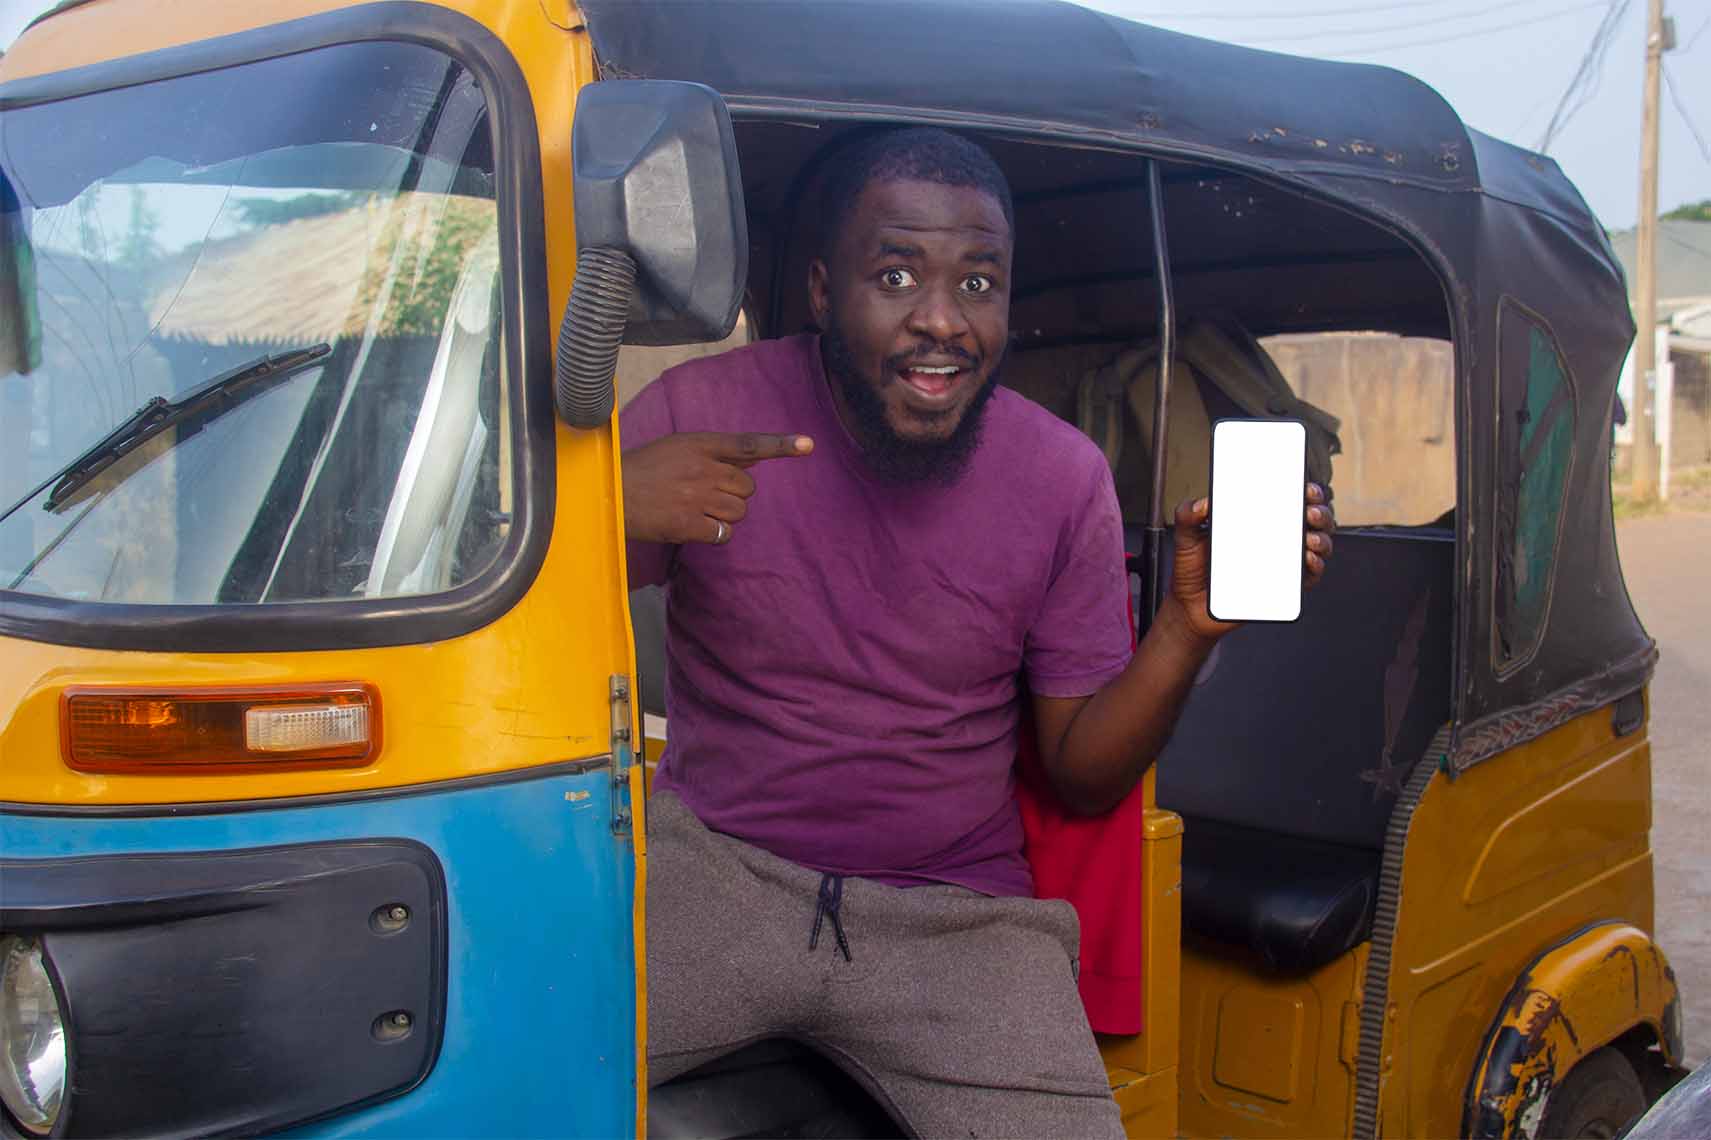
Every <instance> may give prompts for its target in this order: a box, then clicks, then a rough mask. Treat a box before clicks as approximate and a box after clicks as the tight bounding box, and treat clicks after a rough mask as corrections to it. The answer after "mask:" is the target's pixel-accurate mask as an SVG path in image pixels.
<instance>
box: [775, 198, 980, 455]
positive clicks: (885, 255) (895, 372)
mask: <svg viewBox="0 0 1711 1140" xmlns="http://www.w3.org/2000/svg"><path fill="white" fill-rule="evenodd" d="M1010 254H1011V237H1010V227H1009V226H1008V225H1007V224H1006V223H1005V221H1004V211H1003V209H1002V207H1000V206H999V204H998V202H997V200H996V199H994V198H993V197H992V196H991V195H990V194H987V193H985V192H984V191H981V190H976V189H973V188H972V187H964V186H944V185H940V184H938V183H935V182H917V181H880V182H874V183H871V184H869V185H868V186H867V188H866V189H865V190H863V191H862V193H861V196H860V197H859V198H858V199H857V200H856V203H855V207H854V209H853V210H852V211H851V212H850V215H849V217H848V218H847V219H846V220H845V222H844V226H843V230H842V232H841V233H840V234H839V235H837V237H836V239H835V240H834V242H833V244H832V247H831V254H830V256H829V258H827V259H824V260H820V259H817V260H815V261H814V263H813V265H812V266H811V268H810V270H809V301H810V304H811V305H812V307H813V311H814V317H815V319H816V320H817V321H818V322H819V325H820V327H821V329H822V330H824V332H825V338H826V363H827V366H828V369H829V370H830V371H832V372H833V373H834V375H833V377H832V379H833V394H834V396H835V397H837V398H838V400H839V406H840V411H841V412H842V413H843V415H844V418H845V422H846V423H849V424H850V425H851V427H852V429H855V430H856V433H857V435H858V436H863V437H866V438H863V439H862V442H863V443H864V445H866V446H867V447H868V449H869V452H870V454H871V453H874V452H884V451H886V450H887V449H889V450H890V451H892V452H894V453H896V452H900V453H903V454H904V455H913V457H914V458H913V460H911V461H909V462H907V463H905V467H906V468H917V467H918V468H923V471H922V474H923V475H932V474H934V472H933V470H932V466H933V464H932V462H931V459H930V457H931V456H932V455H933V454H934V453H935V452H937V453H941V454H945V453H946V451H947V449H948V450H949V451H950V452H955V451H958V450H959V449H960V451H962V452H964V453H966V452H967V451H968V450H969V448H970V447H972V444H973V438H972V437H973V431H974V428H975V426H976V423H977V420H978V416H979V412H980V409H981V406H982V405H983V404H984V403H985V399H986V397H987V396H989V395H990V394H991V382H992V381H993V379H994V377H995V374H996V372H997V369H998V365H999V363H1000V362H1001V361H1002V360H1003V356H1004V347H1005V343H1006V340H1007V338H1008V336H1009V331H1010ZM959 429H960V430H959ZM876 433H879V434H881V435H882V436H883V437H888V438H883V437H882V438H873V437H874V436H875V435H876ZM965 457H966V455H964V456H961V458H965ZM882 458H883V457H882ZM956 458H957V457H952V458H951V464H952V466H957V465H958V464H957V463H956V462H955V459H956ZM923 460H925V461H926V462H925V463H923V462H922V461H923ZM904 477H908V475H907V474H906V473H905V475H904Z"/></svg>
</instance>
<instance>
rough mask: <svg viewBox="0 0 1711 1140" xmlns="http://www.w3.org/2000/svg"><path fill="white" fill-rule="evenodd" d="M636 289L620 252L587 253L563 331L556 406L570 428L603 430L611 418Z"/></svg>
mask: <svg viewBox="0 0 1711 1140" xmlns="http://www.w3.org/2000/svg"><path fill="white" fill-rule="evenodd" d="M635 287H636V262H635V259H634V258H632V257H631V256H630V255H629V254H627V253H625V252H624V251H623V250H621V249H584V250H579V251H578V252H577V255H576V280H575V281H573V282H572V283H571V286H570V303H569V304H567V305H566V306H565V307H564V323H563V324H561V325H560V326H559V330H558V355H557V357H556V367H555V369H554V382H553V400H554V403H555V404H556V405H557V406H558V414H559V415H560V416H561V417H562V418H563V419H564V422H565V423H567V424H569V425H570V426H571V427H579V428H591V427H599V426H600V425H601V424H603V423H605V422H606V421H607V420H609V419H611V418H612V404H613V403H614V401H615V400H616V394H615V392H614V391H613V385H612V376H613V374H614V373H615V372H616V371H617V370H618V348H619V346H620V345H622V344H623V343H624V323H625V321H627V320H628V319H629V316H630V297H631V296H632V294H633V293H634V291H635Z"/></svg>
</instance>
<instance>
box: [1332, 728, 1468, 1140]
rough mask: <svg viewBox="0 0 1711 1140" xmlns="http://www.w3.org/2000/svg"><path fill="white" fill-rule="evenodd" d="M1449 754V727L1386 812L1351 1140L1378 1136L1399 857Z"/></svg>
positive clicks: (1399, 885) (1440, 732) (1399, 886)
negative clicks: (1387, 819)
mask: <svg viewBox="0 0 1711 1140" xmlns="http://www.w3.org/2000/svg"><path fill="white" fill-rule="evenodd" d="M1449 750H1450V726H1449V725H1445V726H1444V727H1442V728H1440V729H1438V731H1437V733H1436V734H1435V735H1434V736H1433V737H1432V742H1431V743H1430V744H1428V745H1427V746H1426V755H1425V756H1424V757H1423V758H1421V760H1420V761H1419V762H1418V763H1417V764H1415V765H1414V770H1413V771H1412V772H1410V773H1409V775H1408V783H1407V784H1406V785H1405V786H1404V787H1403V789H1402V794H1401V795H1400V796H1398V797H1397V798H1396V805H1395V806H1394V807H1393V808H1391V810H1390V824H1389V826H1388V827H1387V828H1386V829H1385V834H1384V858H1383V862H1382V863H1381V864H1380V865H1379V871H1378V910H1377V913H1376V915H1375V916H1374V918H1373V922H1372V950H1371V952H1370V953H1369V954H1368V955H1367V960H1366V978H1365V980H1364V981H1363V982H1362V985H1361V1001H1360V1052H1359V1054H1358V1055H1357V1057H1356V1061H1355V1111H1354V1127H1353V1130H1352V1132H1351V1135H1352V1136H1353V1137H1354V1140H1377V1138H1378V1092H1379V1089H1378V1085H1379V1075H1380V1066H1381V1062H1382V1061H1383V1056H1384V1023H1385V1016H1384V1015H1385V1011H1386V1009H1387V1007H1388V1006H1389V1004H1390V963H1391V952H1392V949H1393V947H1394V944H1395V941H1396V917H1397V911H1398V910H1399V909H1400V905H1401V902H1402V858H1403V855H1404V854H1405V853H1406V851H1407V847H1408V828H1409V825H1411V824H1412V823H1413V822H1414V809H1415V808H1416V807H1418V806H1419V805H1420V798H1421V797H1422V796H1424V795H1425V794H1426V787H1427V785H1429V784H1430V783H1431V782H1432V777H1433V776H1434V775H1436V774H1437V772H1438V769H1439V768H1440V766H1441V765H1442V764H1443V763H1444V760H1445V758H1446V757H1447V756H1448V755H1449Z"/></svg>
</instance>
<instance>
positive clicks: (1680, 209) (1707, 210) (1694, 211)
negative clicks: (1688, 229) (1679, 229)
mask: <svg viewBox="0 0 1711 1140" xmlns="http://www.w3.org/2000/svg"><path fill="white" fill-rule="evenodd" d="M1662 217H1663V218H1664V219H1665V220H1667V221H1672V222H1711V198H1706V199H1705V200H1704V201H1701V202H1683V203H1682V204H1681V205H1679V206H1677V207H1676V208H1675V209H1673V210H1671V211H1670V212H1669V213H1667V214H1664V215H1662Z"/></svg>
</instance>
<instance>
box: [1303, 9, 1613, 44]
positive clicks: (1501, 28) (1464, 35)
mask: <svg viewBox="0 0 1711 1140" xmlns="http://www.w3.org/2000/svg"><path fill="white" fill-rule="evenodd" d="M1607 2H1608V0H1592V2H1591V3H1589V4H1577V5H1575V6H1574V7H1572V8H1562V9H1559V10H1558V11H1555V12H1552V13H1550V14H1549V15H1544V16H1534V17H1532V18H1531V19H1526V20H1511V21H1510V22H1509V23H1507V24H1496V25H1493V26H1492V27H1489V28H1475V29H1473V30H1472V31H1466V32H1457V33H1455V34H1454V35H1448V36H1435V37H1432V38H1429V39H1423V40H1401V41H1398V42H1396V43H1388V44H1367V45H1364V46H1361V47H1355V48H1349V49H1345V50H1341V51H1324V52H1316V53H1315V54H1318V55H1375V54H1377V53H1379V52H1387V51H1400V50H1402V49H1404V48H1416V47H1430V46H1432V45H1433V44H1447V43H1453V42H1455V41H1456V40H1466V39H1472V38H1473V37H1474V36H1489V35H1492V34H1494V33H1497V32H1508V31H1513V30H1514V29H1516V28H1525V27H1530V26H1531V25H1533V24H1542V23H1544V22H1546V21H1547V20H1560V19H1561V18H1562V17H1564V16H1572V15H1574V14H1575V13H1577V12H1584V11H1586V10H1588V9H1589V8H1602V7H1603V6H1604V5H1605V4H1606V3H1607Z"/></svg>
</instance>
